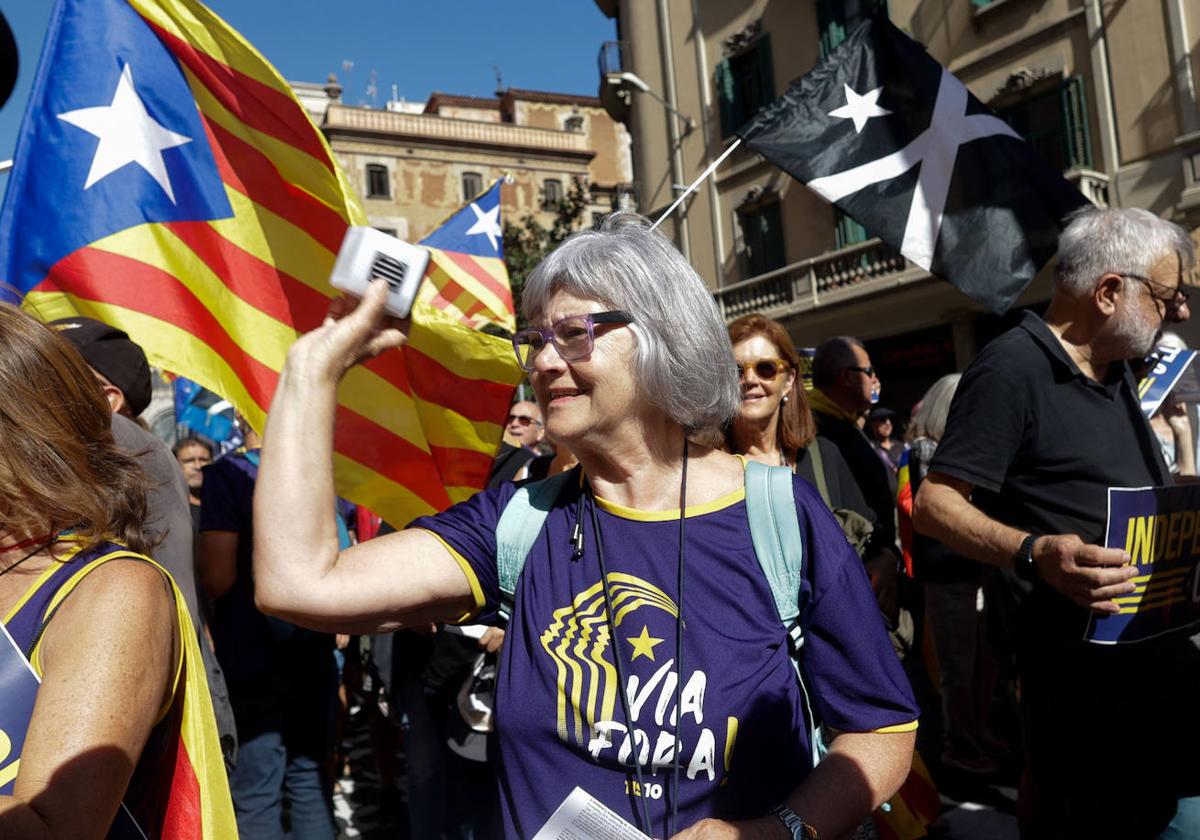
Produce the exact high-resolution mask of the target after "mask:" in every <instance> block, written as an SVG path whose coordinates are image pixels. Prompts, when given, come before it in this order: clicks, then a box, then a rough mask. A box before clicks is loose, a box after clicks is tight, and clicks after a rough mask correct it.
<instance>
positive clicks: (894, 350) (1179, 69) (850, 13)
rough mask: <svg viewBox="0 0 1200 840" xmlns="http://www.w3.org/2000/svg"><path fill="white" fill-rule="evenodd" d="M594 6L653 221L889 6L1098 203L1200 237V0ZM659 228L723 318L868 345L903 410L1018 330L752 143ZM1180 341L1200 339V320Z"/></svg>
mask: <svg viewBox="0 0 1200 840" xmlns="http://www.w3.org/2000/svg"><path fill="white" fill-rule="evenodd" d="M594 2H595V3H596V5H597V6H598V7H599V8H600V9H601V10H602V11H604V12H605V13H606V14H607V15H609V16H610V17H613V18H615V19H616V21H617V31H618V38H619V39H620V40H619V41H618V42H612V43H608V44H605V45H603V47H602V49H601V51H600V79H599V80H598V81H599V87H600V98H601V100H602V101H603V102H604V103H605V105H606V107H607V108H608V109H609V111H610V113H612V114H613V115H614V116H615V117H616V118H618V119H620V120H622V121H625V122H626V123H627V124H628V125H629V127H630V132H631V135H632V138H633V160H634V171H635V173H636V185H637V186H636V189H637V192H638V198H639V201H640V202H641V205H642V207H644V208H646V211H647V212H648V214H651V215H653V214H655V213H656V212H657V211H658V210H659V209H661V208H665V207H666V206H667V205H668V204H669V203H670V202H671V201H672V200H673V198H674V197H675V194H676V190H675V189H673V186H672V185H678V184H685V185H686V184H688V183H690V182H691V181H692V180H693V179H694V178H695V177H696V176H698V175H699V174H700V173H701V172H702V171H704V169H705V168H706V167H707V166H708V164H709V163H711V162H712V161H713V160H715V159H716V158H717V157H718V156H719V155H720V154H721V153H722V151H723V150H724V149H725V148H726V147H727V145H728V143H730V142H731V141H732V139H733V138H732V133H733V131H734V130H735V129H736V128H737V127H738V126H739V125H741V124H742V123H743V122H744V121H745V120H747V119H748V118H749V117H750V116H752V115H753V114H754V113H755V112H756V111H757V109H758V107H759V106H761V105H762V104H765V103H767V102H770V101H771V100H773V99H774V98H775V97H776V96H778V95H779V94H781V93H782V92H783V91H784V90H786V88H787V86H788V84H789V83H790V82H791V81H792V80H793V79H796V78H797V77H799V76H801V75H803V74H804V73H806V72H807V71H808V70H810V69H811V68H812V67H813V66H814V64H815V63H816V62H817V61H818V60H819V59H820V58H821V57H822V56H823V55H824V54H825V53H827V52H828V51H829V50H831V49H833V48H834V47H835V46H836V45H837V44H839V43H840V42H841V41H842V40H844V38H845V36H846V34H847V32H849V31H850V30H851V29H852V28H853V27H854V26H855V25H856V24H857V23H858V22H859V21H860V20H861V19H862V17H863V16H864V15H867V14H870V13H871V12H872V11H873V10H874V9H875V8H876V7H877V6H880V5H884V4H886V5H885V8H886V11H887V13H888V15H889V17H890V18H891V20H892V21H893V22H894V23H896V24H897V25H898V26H899V27H900V28H902V29H904V30H906V31H907V32H909V33H910V34H911V35H912V36H913V37H914V38H915V39H917V40H918V41H920V42H922V43H923V44H925V45H926V47H927V48H928V49H929V51H930V53H931V54H932V55H933V56H934V58H936V59H937V60H938V61H940V62H941V63H942V64H944V65H946V66H948V67H949V68H950V69H951V71H952V72H954V73H955V74H956V75H957V76H958V77H959V78H960V79H961V80H962V81H963V82H964V83H965V84H966V85H967V87H968V88H970V89H971V91H972V92H973V93H975V95H976V96H978V97H979V98H980V99H981V100H982V101H984V102H985V103H987V104H989V105H990V106H991V107H993V108H994V109H996V110H997V111H998V112H999V113H1000V114H1001V115H1002V116H1004V117H1005V118H1006V119H1008V120H1009V121H1010V123H1011V124H1012V125H1014V127H1015V128H1016V129H1017V130H1018V132H1020V133H1022V134H1023V135H1024V136H1025V137H1026V138H1027V139H1028V140H1029V141H1030V142H1031V143H1033V144H1034V145H1035V146H1036V147H1037V148H1038V149H1039V150H1040V151H1041V152H1042V153H1043V155H1045V156H1046V157H1047V158H1048V159H1050V160H1051V161H1053V162H1054V163H1055V164H1056V165H1058V166H1059V167H1060V168H1061V169H1062V170H1063V171H1064V173H1065V174H1066V176H1067V177H1068V178H1069V179H1070V180H1072V181H1073V182H1075V183H1076V184H1077V185H1078V186H1079V187H1080V189H1081V190H1082V191H1083V192H1084V193H1085V194H1086V195H1088V196H1089V197H1090V198H1092V200H1093V201H1095V202H1097V203H1106V204H1112V205H1119V206H1138V207H1146V208H1148V209H1151V210H1153V211H1154V212H1156V213H1159V214H1161V215H1163V216H1164V217H1167V218H1171V219H1174V220H1176V221H1179V222H1180V223H1182V224H1184V225H1185V226H1186V227H1188V229H1190V230H1193V231H1196V230H1197V228H1198V227H1200V110H1198V106H1197V82H1198V81H1200V2H1197V0H1122V2H1119V3H1111V2H1106V1H1105V0H810V1H809V2H803V3H797V2H790V1H789V0H655V2H653V3H651V2H642V0H594ZM664 106H665V107H664ZM664 229H665V230H666V231H667V232H668V233H669V234H670V235H671V236H673V237H674V238H675V240H676V241H677V242H678V244H679V245H680V247H681V249H683V250H684V252H685V253H686V254H687V255H688V257H689V259H690V260H691V261H692V264H693V265H694V266H695V267H696V269H697V270H698V271H699V272H700V274H701V276H703V277H704V278H705V279H706V280H707V281H708V283H709V284H710V287H711V288H712V289H713V291H714V294H715V295H716V298H717V300H718V302H719V303H720V305H721V307H722V310H723V312H724V313H725V315H726V316H727V317H729V318H733V317H736V316H738V315H741V314H744V313H747V312H755V311H760V312H764V313H765V314H767V315H770V316H772V317H776V318H779V319H780V320H781V321H783V322H784V323H785V324H786V325H787V326H788V328H789V330H790V331H791V332H792V334H793V337H794V338H795V339H796V342H797V344H799V345H801V346H812V345H815V344H816V343H818V342H820V341H821V340H823V339H825V338H828V337H830V336H833V335H839V334H852V335H858V336H860V337H862V338H863V339H865V340H866V341H867V344H868V348H869V349H870V350H871V352H872V358H873V360H874V361H875V362H876V365H877V366H878V367H879V368H880V369H881V371H882V375H883V378H884V388H885V393H884V399H885V401H888V402H892V403H893V404H895V405H896V406H904V405H908V404H911V402H912V401H913V400H915V399H916V397H917V396H919V394H920V393H921V392H922V391H923V389H924V388H925V387H927V386H928V385H929V384H930V383H931V382H932V381H933V380H934V379H936V378H937V377H938V376H940V375H941V374H943V373H946V372H949V371H952V370H955V369H961V368H962V367H963V366H965V364H966V363H967V361H969V360H970V358H971V357H972V356H973V355H974V353H975V352H976V351H977V349H978V347H979V346H981V345H982V344H983V343H984V342H986V341H987V340H989V339H990V338H991V337H993V336H994V335H996V334H997V333H998V332H999V331H1000V330H1001V329H1003V328H1004V327H1005V326H1006V325H1007V324H1009V323H1012V321H1013V320H1014V316H1012V315H1010V316H1009V317H1006V318H995V317H993V316H991V315H987V314H985V313H983V312H982V311H981V310H980V308H979V307H978V306H977V305H976V304H974V303H973V302H972V301H971V300H970V299H968V298H967V297H966V296H965V295H963V294H962V293H960V292H959V291H958V290H957V289H954V288H953V287H951V286H950V285H949V284H947V283H945V282H943V281H941V280H938V279H936V278H932V277H930V275H929V274H928V273H926V272H924V271H922V270H921V269H919V268H916V267H915V266H913V265H911V264H910V263H908V262H907V261H905V260H904V259H903V258H900V257H899V256H898V255H896V254H895V253H894V252H893V251H891V249H889V248H887V247H886V246H883V245H881V244H880V243H878V241H877V240H873V239H869V238H868V237H867V236H866V232H865V231H864V230H862V228H861V227H859V226H858V225H856V224H855V223H854V222H853V221H852V220H850V219H847V218H844V217H842V216H841V215H840V214H839V213H838V212H837V211H836V210H835V209H834V208H833V207H831V206H830V205H829V204H827V203H826V202H825V201H824V200H822V199H821V198H819V197H818V196H816V195H815V194H814V193H812V192H810V191H809V190H808V189H807V188H805V187H804V186H803V185H801V184H799V183H798V182H796V181H794V180H793V179H792V178H791V177H790V176H788V175H787V174H785V173H783V172H782V171H780V170H779V169H777V168H776V167H774V166H773V165H771V164H770V163H767V162H766V161H765V160H763V159H761V158H759V157H757V156H756V155H754V154H752V153H749V152H748V151H744V150H740V149H739V150H738V151H736V152H734V154H733V155H732V156H731V157H730V158H729V159H728V160H727V161H726V162H725V163H724V164H722V166H721V167H720V168H719V169H718V170H717V172H716V173H715V175H714V177H712V178H710V179H709V180H708V181H707V182H706V183H705V184H703V185H702V186H701V188H700V189H699V190H698V191H697V192H696V193H695V195H694V197H692V198H691V199H689V201H688V202H687V203H686V204H685V206H684V207H683V208H681V212H677V213H676V214H675V216H674V217H673V218H672V220H671V222H670V223H667V224H664ZM1194 235H1195V234H1194ZM1049 291H1050V284H1049V272H1048V271H1043V272H1042V274H1041V275H1040V276H1039V277H1038V278H1037V279H1036V280H1035V281H1034V283H1033V284H1032V285H1031V286H1030V288H1029V289H1028V290H1027V292H1026V294H1025V295H1024V296H1023V297H1022V299H1021V301H1020V304H1021V305H1028V306H1034V307H1037V306H1040V305H1042V304H1044V302H1045V301H1046V300H1047V299H1048V297H1049ZM1183 332H1184V337H1185V338H1186V339H1187V340H1188V341H1189V343H1191V344H1192V345H1193V346H1195V345H1197V344H1200V319H1197V321H1196V323H1193V324H1191V325H1185V329H1184V330H1183Z"/></svg>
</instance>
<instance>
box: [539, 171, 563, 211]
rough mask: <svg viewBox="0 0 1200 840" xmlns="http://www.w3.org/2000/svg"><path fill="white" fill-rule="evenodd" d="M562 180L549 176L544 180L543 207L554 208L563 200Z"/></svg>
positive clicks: (546, 208)
mask: <svg viewBox="0 0 1200 840" xmlns="http://www.w3.org/2000/svg"><path fill="white" fill-rule="evenodd" d="M562 197H563V192H562V181H560V180H558V179H557V178H547V179H546V180H545V181H542V209H543V210H554V209H556V208H557V207H558V203H559V202H560V201H562Z"/></svg>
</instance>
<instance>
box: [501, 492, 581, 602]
mask: <svg viewBox="0 0 1200 840" xmlns="http://www.w3.org/2000/svg"><path fill="white" fill-rule="evenodd" d="M577 476H578V473H577V471H576V470H568V471H567V472H564V473H559V474H558V475H552V476H550V477H549V478H545V479H542V480H541V481H532V482H530V483H528V484H524V485H522V486H521V487H518V488H517V492H516V493H514V494H513V497H512V498H511V499H509V500H508V504H507V505H505V506H504V510H503V512H501V514H500V521H499V522H497V523H496V573H497V576H498V578H499V581H500V615H501V617H502V618H504V620H505V621H507V620H509V619H511V618H512V608H513V602H514V598H515V593H516V591H517V578H519V577H520V576H521V570H522V569H523V568H524V567H525V558H526V557H528V556H529V550H530V549H531V548H533V543H534V541H536V540H537V537H538V534H540V533H541V531H542V525H544V524H545V522H546V515H547V514H549V513H550V508H551V506H553V504H554V502H555V500H556V499H557V498H558V495H559V493H561V492H562V490H563V488H564V487H566V486H567V483H568V482H569V481H570V480H571V478H572V477H577Z"/></svg>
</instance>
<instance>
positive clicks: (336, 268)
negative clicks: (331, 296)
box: [329, 225, 429, 318]
mask: <svg viewBox="0 0 1200 840" xmlns="http://www.w3.org/2000/svg"><path fill="white" fill-rule="evenodd" d="M428 266H429V251H428V250H426V249H425V248H422V247H421V246H420V245H411V244H409V243H408V242H404V241H403V240H400V239H397V238H396V237H394V236H390V235H389V234H386V233H383V232H382V231H378V230H376V229H375V228H372V227H364V226H361V225H354V226H351V227H350V229H349V230H347V231H346V236H345V238H344V239H342V247H341V248H339V249H338V255H337V260H335V261H334V263H333V273H332V274H330V275H329V282H330V283H331V284H333V287H334V288H335V289H341V290H342V291H343V292H347V293H348V294H351V295H354V296H355V297H358V298H361V297H362V296H363V295H364V294H366V291H367V286H369V285H370V284H371V281H372V280H374V279H376V278H378V277H382V278H383V279H384V280H387V284H388V296H387V303H386V304H385V306H384V308H385V309H386V310H387V312H388V314H389V315H395V316H396V317H397V318H407V317H408V313H409V311H410V310H411V309H412V304H413V300H415V299H416V297H417V289H418V287H420V285H421V280H422V279H423V278H424V277H425V269H426V268H427V267H428Z"/></svg>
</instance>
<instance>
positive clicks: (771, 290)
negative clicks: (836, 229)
mask: <svg viewBox="0 0 1200 840" xmlns="http://www.w3.org/2000/svg"><path fill="white" fill-rule="evenodd" d="M928 276H929V273H928V272H927V271H925V270H924V269H921V268H918V267H917V266H915V265H913V264H912V263H910V262H909V261H908V260H906V259H905V258H904V257H902V256H900V255H899V254H898V253H896V251H895V250H894V249H893V248H892V247H891V246H890V245H886V244H884V243H883V242H881V241H879V240H878V239H868V240H867V241H866V242H860V243H857V244H855V245H851V246H849V247H846V248H840V249H838V250H836V251H827V252H826V253H824V254H821V255H820V256H816V257H811V258H809V259H806V260H801V261H800V262H796V263H792V264H791V265H787V266H784V267H783V268H780V269H776V270H775V271H771V272H768V273H766V274H760V275H758V276H757V277H751V278H749V279H747V280H743V281H741V282H740V283H734V284H733V285H730V286H726V287H725V288H723V289H719V290H717V291H716V292H714V297H715V298H716V300H717V305H718V306H719V307H720V309H721V315H722V316H723V317H724V318H725V319H726V320H727V321H731V320H733V319H734V318H738V317H740V316H742V315H748V314H750V313H751V312H761V313H763V314H765V315H768V316H770V317H777V318H778V317H782V316H784V315H790V314H792V313H795V312H802V311H806V310H810V309H815V308H817V307H818V306H824V305H829V304H832V303H837V302H841V301H845V300H849V299H852V298H856V297H862V296H865V295H869V294H872V293H874V292H877V291H880V290H882V289H888V288H893V287H895V286H899V285H903V284H905V283H909V282H912V281H914V280H919V279H923V278H926V277H928Z"/></svg>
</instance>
